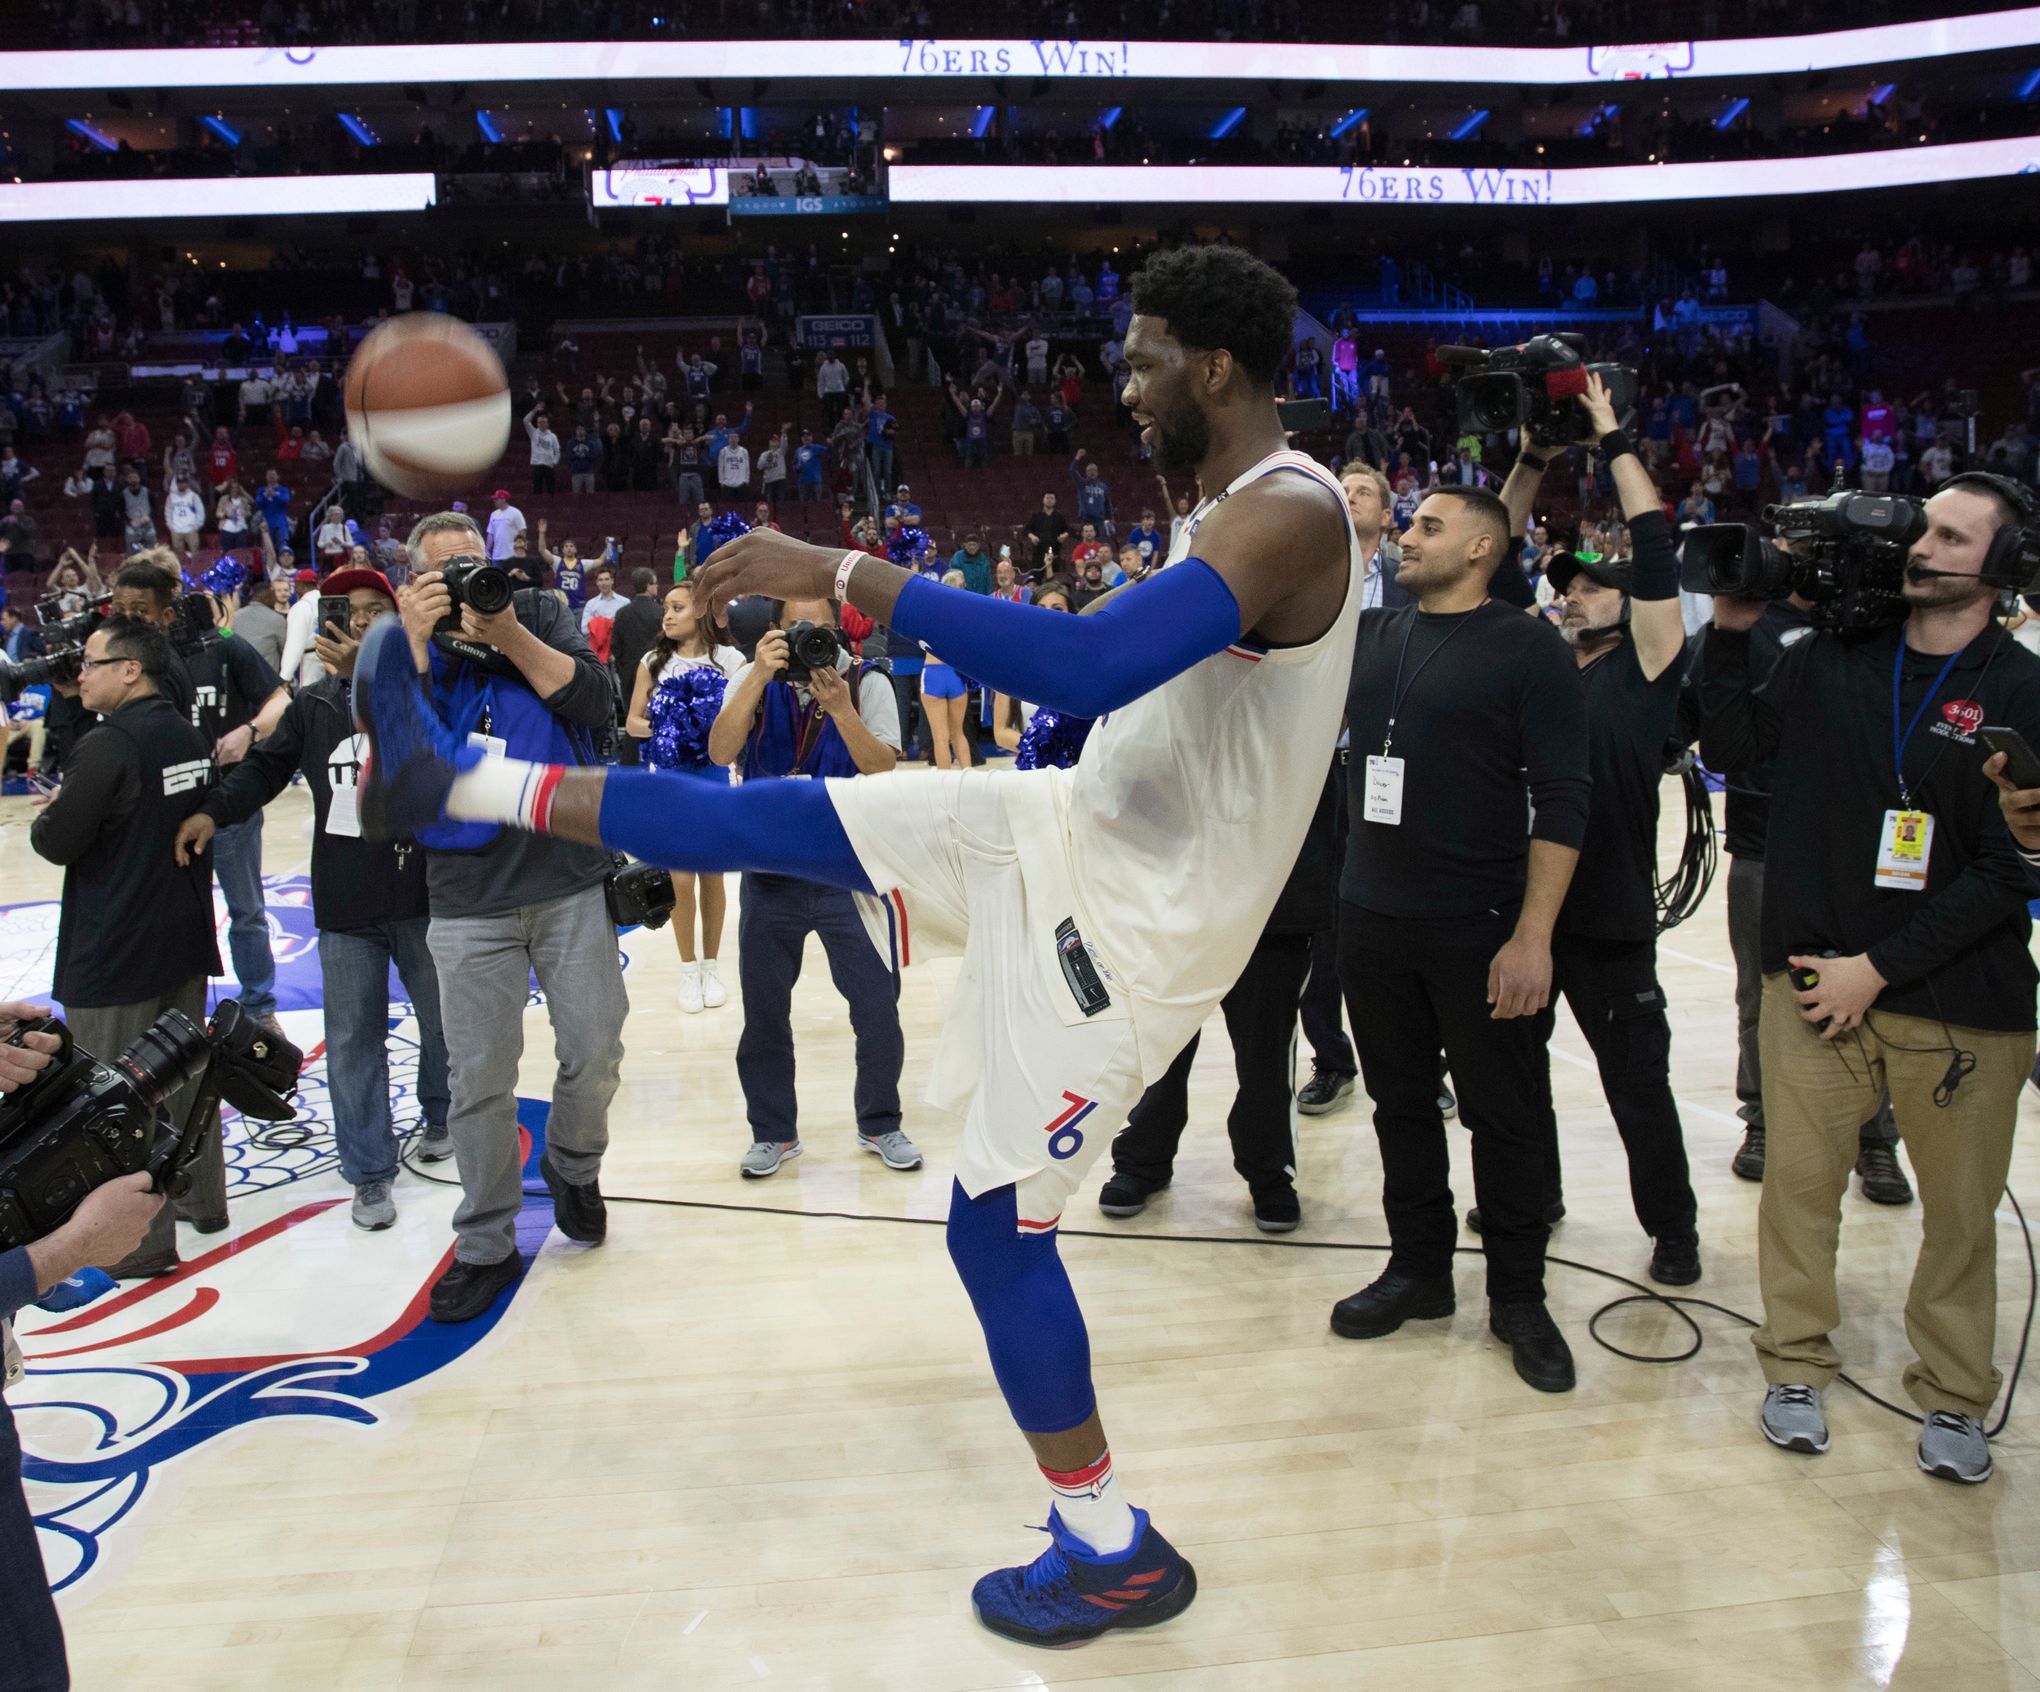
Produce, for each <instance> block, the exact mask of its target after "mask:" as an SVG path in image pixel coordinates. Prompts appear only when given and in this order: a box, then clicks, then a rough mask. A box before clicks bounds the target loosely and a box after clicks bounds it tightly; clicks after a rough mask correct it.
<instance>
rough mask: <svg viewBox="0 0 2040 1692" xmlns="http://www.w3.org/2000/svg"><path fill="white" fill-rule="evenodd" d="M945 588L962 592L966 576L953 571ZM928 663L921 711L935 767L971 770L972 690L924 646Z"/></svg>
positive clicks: (945, 578) (924, 667)
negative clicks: (967, 725)
mask: <svg viewBox="0 0 2040 1692" xmlns="http://www.w3.org/2000/svg"><path fill="white" fill-rule="evenodd" d="M942 585H943V586H944V587H953V588H961V587H963V586H964V585H965V584H964V578H963V572H962V571H961V570H951V571H949V572H948V573H947V574H945V575H944V576H943V578H942ZM921 650H922V651H923V652H926V653H927V659H926V661H925V662H924V663H923V664H922V666H921V709H922V711H923V712H925V713H926V714H927V718H928V728H929V732H930V733H931V734H933V736H934V737H935V767H936V768H937V769H938V770H947V769H959V770H967V769H969V768H970V763H971V760H970V735H969V733H968V732H967V730H966V729H965V727H964V719H965V717H966V716H967V715H968V713H969V711H970V689H969V687H968V686H967V685H965V682H964V679H963V677H961V676H960V675H958V674H957V673H956V669H955V666H953V665H951V664H947V663H944V662H943V660H942V659H940V658H939V657H937V656H936V655H935V654H934V653H933V652H929V651H928V648H927V646H926V645H925V644H923V646H922V648H921Z"/></svg>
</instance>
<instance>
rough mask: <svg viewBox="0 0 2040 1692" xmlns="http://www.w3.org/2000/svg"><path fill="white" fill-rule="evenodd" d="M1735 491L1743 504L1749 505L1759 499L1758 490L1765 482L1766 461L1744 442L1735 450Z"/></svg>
mask: <svg viewBox="0 0 2040 1692" xmlns="http://www.w3.org/2000/svg"><path fill="white" fill-rule="evenodd" d="M1732 468H1733V470H1734V473H1735V491H1736V493H1737V494H1738V495H1740V496H1743V497H1742V503H1744V504H1745V505H1747V504H1749V503H1750V502H1751V501H1753V500H1754V499H1755V498H1756V497H1757V489H1758V487H1759V486H1760V485H1761V484H1762V482H1763V480H1764V461H1763V460H1762V459H1761V458H1759V457H1758V456H1757V449H1756V448H1755V447H1754V446H1752V445H1751V444H1750V443H1749V442H1748V441H1744V442H1743V443H1742V444H1741V445H1740V446H1738V447H1737V448H1736V449H1735V462H1734V464H1733V466H1732Z"/></svg>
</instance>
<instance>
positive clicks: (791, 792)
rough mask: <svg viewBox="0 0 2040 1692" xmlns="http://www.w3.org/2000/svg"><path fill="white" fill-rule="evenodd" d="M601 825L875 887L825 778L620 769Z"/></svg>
mask: <svg viewBox="0 0 2040 1692" xmlns="http://www.w3.org/2000/svg"><path fill="white" fill-rule="evenodd" d="M1049 615H1050V616H1061V615H1062V614H1061V613H1060V612H1050V613H1049ZM1072 620H1073V619H1070V618H1068V617H1064V618H1063V621H1065V622H1068V621H1072ZM597 826H598V828H599V829H600V832H601V835H602V844H603V845H605V846H607V847H610V848H611V849H612V850H615V851H621V852H628V853H629V854H630V855H631V856H632V857H634V858H641V859H643V860H644V861H645V862H646V863H648V864H657V865H658V866H659V867H660V868H661V869H669V870H682V871H685V872H686V873H687V874H689V875H716V874H720V873H721V872H723V871H724V870H763V871H765V872H766V873H767V874H768V875H797V876H799V877H801V878H802V879H803V880H806V881H826V882H828V883H829V885H830V886H832V887H845V888H848V889H849V890H850V891H851V892H852V893H871V892H875V891H876V889H875V888H874V887H873V886H872V885H871V877H870V876H869V875H868V874H866V873H865V869H864V866H863V864H862V863H860V862H859V861H858V858H857V853H856V851H855V849H854V848H853V847H852V846H851V844H850V836H849V835H848V834H846V833H844V831H843V823H842V819H841V818H839V817H838V816H837V815H836V807H835V805H834V803H833V802H832V801H831V800H830V798H829V789H828V784H827V783H826V782H820V781H775V780H771V779H766V780H762V781H747V782H745V783H744V784H743V785H742V786H741V787H721V786H717V785H714V784H712V783H709V782H705V781H689V780H686V779H685V778H684V777H676V776H673V775H671V774H669V773H667V772H665V771H663V770H642V769H640V770H627V769H612V770H610V771H609V772H608V773H607V774H606V775H605V776H604V777H603V782H602V813H601V816H600V818H599V819H598V825H597ZM5 1261H6V1260H5V1259H4V1258H0V1263H4V1262H5Z"/></svg>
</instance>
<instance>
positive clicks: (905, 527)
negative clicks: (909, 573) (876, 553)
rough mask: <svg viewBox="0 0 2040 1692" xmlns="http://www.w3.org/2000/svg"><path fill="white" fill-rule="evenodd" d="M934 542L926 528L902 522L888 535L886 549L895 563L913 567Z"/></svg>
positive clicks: (887, 554)
mask: <svg viewBox="0 0 2040 1692" xmlns="http://www.w3.org/2000/svg"><path fill="white" fill-rule="evenodd" d="M934 544H935V543H934V542H933V541H931V540H930V539H929V538H928V531H927V530H926V529H917V528H914V527H912V526H911V525H910V524H905V523H902V524H901V525H900V526H899V527H898V528H897V529H895V530H893V532H892V534H891V535H890V536H889V537H887V539H886V543H885V551H886V556H887V557H888V558H890V559H891V560H892V561H893V562H894V563H895V564H899V565H903V566H906V567H908V568H911V567H912V565H913V564H914V562H915V561H916V560H917V559H919V558H921V557H922V556H923V555H924V554H925V553H926V552H927V550H928V548H929V547H931V546H933V545H934Z"/></svg>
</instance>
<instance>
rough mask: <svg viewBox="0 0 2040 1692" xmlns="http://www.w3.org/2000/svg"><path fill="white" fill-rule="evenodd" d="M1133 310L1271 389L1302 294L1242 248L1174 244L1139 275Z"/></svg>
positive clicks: (1156, 257)
mask: <svg viewBox="0 0 2040 1692" xmlns="http://www.w3.org/2000/svg"><path fill="white" fill-rule="evenodd" d="M1133 309H1134V310H1135V311H1137V312H1139V313H1140V314H1141V315H1142V316H1143V317H1159V318H1160V319H1162V321H1163V322H1165V323H1166V324H1168V326H1169V333H1170V334H1171V335H1173V336H1174V337H1175V338H1176V339H1177V340H1178V341H1181V342H1182V343H1183V345H1184V346H1186V347H1188V348H1190V349H1191V350H1192V351H1193V352H1218V351H1220V350H1221V349H1222V350H1224V351H1226V352H1229V353H1231V354H1232V357H1233V363H1235V364H1237V365H1238V366H1239V367H1240V369H1242V370H1243V371H1245V372H1246V374H1247V377H1248V379H1249V380H1251V381H1252V382H1254V383H1255V384H1257V385H1258V386H1260V387H1263V388H1272V387H1273V386H1274V385H1275V378H1276V376H1277V375H1278V374H1279V373H1280V371H1281V369H1282V364H1283V361H1284V360H1285V359H1286V358H1288V356H1289V347H1290V342H1291V339H1292V337H1293V334H1294V329H1295V323H1296V290H1295V289H1294V288H1292V287H1291V286H1290V285H1289V283H1288V281H1287V280H1286V279H1285V278H1284V277H1283V276H1282V275H1281V273H1280V272H1278V271H1276V270H1275V269H1274V268H1273V267H1271V266H1269V265H1266V264H1263V263H1262V262H1261V260H1259V259H1257V258H1255V257H1254V255H1253V254H1252V253H1248V252H1243V251H1241V250H1240V249H1239V248H1238V247H1176V248H1174V249H1172V250H1171V251H1169V252H1166V253H1157V254H1156V255H1155V256H1154V257H1153V258H1151V259H1149V260H1148V261H1147V263H1146V264H1145V265H1143V266H1142V267H1141V270H1140V273H1139V274H1138V275H1137V276H1135V277H1134V279H1133Z"/></svg>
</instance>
